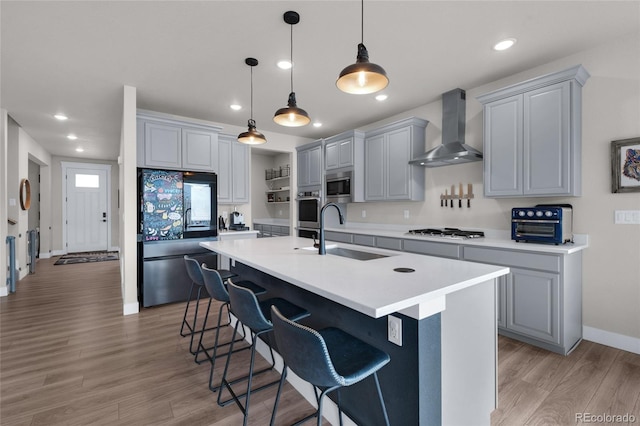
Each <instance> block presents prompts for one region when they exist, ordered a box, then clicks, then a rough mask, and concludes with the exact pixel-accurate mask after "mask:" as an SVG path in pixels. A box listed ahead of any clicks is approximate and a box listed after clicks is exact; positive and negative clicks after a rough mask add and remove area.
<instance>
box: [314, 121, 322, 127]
mask: <svg viewBox="0 0 640 426" xmlns="http://www.w3.org/2000/svg"><path fill="white" fill-rule="evenodd" d="M313 127H322V123H321V122H319V121H316V122H315V123H313Z"/></svg>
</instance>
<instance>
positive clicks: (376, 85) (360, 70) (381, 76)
mask: <svg viewBox="0 0 640 426" xmlns="http://www.w3.org/2000/svg"><path fill="white" fill-rule="evenodd" d="M388 84H389V78H388V77H387V73H386V72H385V70H384V68H382V67H381V66H380V65H377V64H372V63H371V62H369V52H368V51H367V48H366V47H365V46H364V44H362V43H359V44H358V57H357V58H356V63H355V64H352V65H349V66H348V67H346V68H345V69H343V70H342V72H341V73H340V76H339V77H338V80H337V81H336V86H338V89H340V90H342V91H343V92H346V93H351V94H354V95H366V94H369V93H375V92H378V91H380V90H382V89H384V88H385V87H387V85H388Z"/></svg>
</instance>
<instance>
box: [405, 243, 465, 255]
mask: <svg viewBox="0 0 640 426" xmlns="http://www.w3.org/2000/svg"><path fill="white" fill-rule="evenodd" d="M403 244H404V251H408V252H411V253H418V254H426V255H429V256H437V257H448V258H451V259H460V256H461V252H462V247H461V246H460V245H459V244H447V243H437V242H433V241H422V240H404V241H403Z"/></svg>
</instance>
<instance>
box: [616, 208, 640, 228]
mask: <svg viewBox="0 0 640 426" xmlns="http://www.w3.org/2000/svg"><path fill="white" fill-rule="evenodd" d="M614 223H615V224H616V225H640V210H616V212H615V219H614Z"/></svg>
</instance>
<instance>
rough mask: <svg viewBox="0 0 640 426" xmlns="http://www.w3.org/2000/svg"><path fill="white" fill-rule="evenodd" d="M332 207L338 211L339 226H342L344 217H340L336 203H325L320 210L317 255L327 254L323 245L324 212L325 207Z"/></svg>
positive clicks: (340, 211) (340, 213)
mask: <svg viewBox="0 0 640 426" xmlns="http://www.w3.org/2000/svg"><path fill="white" fill-rule="evenodd" d="M330 206H333V207H335V208H336V210H338V218H339V219H340V225H342V224H344V216H343V215H342V210H340V207H339V206H338V205H337V204H336V203H327V204H325V205H324V206H322V209H321V210H320V243H319V246H318V254H327V249H326V247H325V244H324V211H325V210H326V209H327V207H330Z"/></svg>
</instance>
